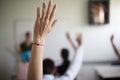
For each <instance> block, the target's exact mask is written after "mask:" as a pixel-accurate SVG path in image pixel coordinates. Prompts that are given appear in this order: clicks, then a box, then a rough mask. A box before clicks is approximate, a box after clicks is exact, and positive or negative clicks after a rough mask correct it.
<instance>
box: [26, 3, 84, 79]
mask: <svg viewBox="0 0 120 80" xmlns="http://www.w3.org/2000/svg"><path fill="white" fill-rule="evenodd" d="M55 10H56V5H54V6H53V8H52V3H51V1H50V2H49V4H48V8H47V9H46V5H45V3H43V7H42V15H40V9H39V8H38V9H37V18H36V22H35V26H34V43H33V45H32V54H31V59H30V64H29V72H28V73H29V74H28V80H73V79H74V78H75V77H76V75H77V74H78V72H79V70H80V69H81V66H82V62H83V47H82V45H79V47H78V48H77V49H76V54H75V56H74V58H73V60H72V63H71V65H70V67H69V69H68V70H67V71H66V72H65V74H64V76H61V77H60V78H55V77H54V76H53V74H54V64H53V61H52V60H48V61H43V52H44V43H45V38H46V36H47V34H48V33H49V32H50V31H51V30H52V28H53V27H54V25H55V23H56V22H57V20H52V19H53V16H54V13H55ZM52 21H53V22H52ZM51 66H52V67H51ZM44 72H45V73H44ZM43 73H44V76H43Z"/></svg>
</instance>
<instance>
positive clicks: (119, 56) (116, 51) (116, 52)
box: [111, 35, 120, 60]
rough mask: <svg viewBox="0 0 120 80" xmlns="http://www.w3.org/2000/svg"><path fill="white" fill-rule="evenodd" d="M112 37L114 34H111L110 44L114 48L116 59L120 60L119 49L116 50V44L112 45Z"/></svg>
mask: <svg viewBox="0 0 120 80" xmlns="http://www.w3.org/2000/svg"><path fill="white" fill-rule="evenodd" d="M113 39H114V36H113V35H112V36H111V44H112V47H113V49H114V51H115V54H116V55H117V57H118V59H119V60H120V53H119V51H118V50H117V48H116V46H115V45H114V43H113Z"/></svg>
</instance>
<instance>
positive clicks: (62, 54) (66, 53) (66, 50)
mask: <svg viewBox="0 0 120 80" xmlns="http://www.w3.org/2000/svg"><path fill="white" fill-rule="evenodd" d="M61 56H62V58H63V59H64V60H67V59H68V57H69V51H68V49H65V48H63V49H62V50H61Z"/></svg>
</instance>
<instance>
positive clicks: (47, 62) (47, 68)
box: [43, 59, 54, 74]
mask: <svg viewBox="0 0 120 80" xmlns="http://www.w3.org/2000/svg"><path fill="white" fill-rule="evenodd" d="M53 70H54V62H53V61H52V60H51V59H44V60H43V74H51V73H52V71H53Z"/></svg>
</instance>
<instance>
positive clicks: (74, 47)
mask: <svg viewBox="0 0 120 80" xmlns="http://www.w3.org/2000/svg"><path fill="white" fill-rule="evenodd" d="M68 40H69V42H70V44H71V45H72V47H73V49H74V50H75V51H76V49H77V46H76V45H75V44H74V42H73V41H72V39H71V38H70V39H68Z"/></svg>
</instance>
